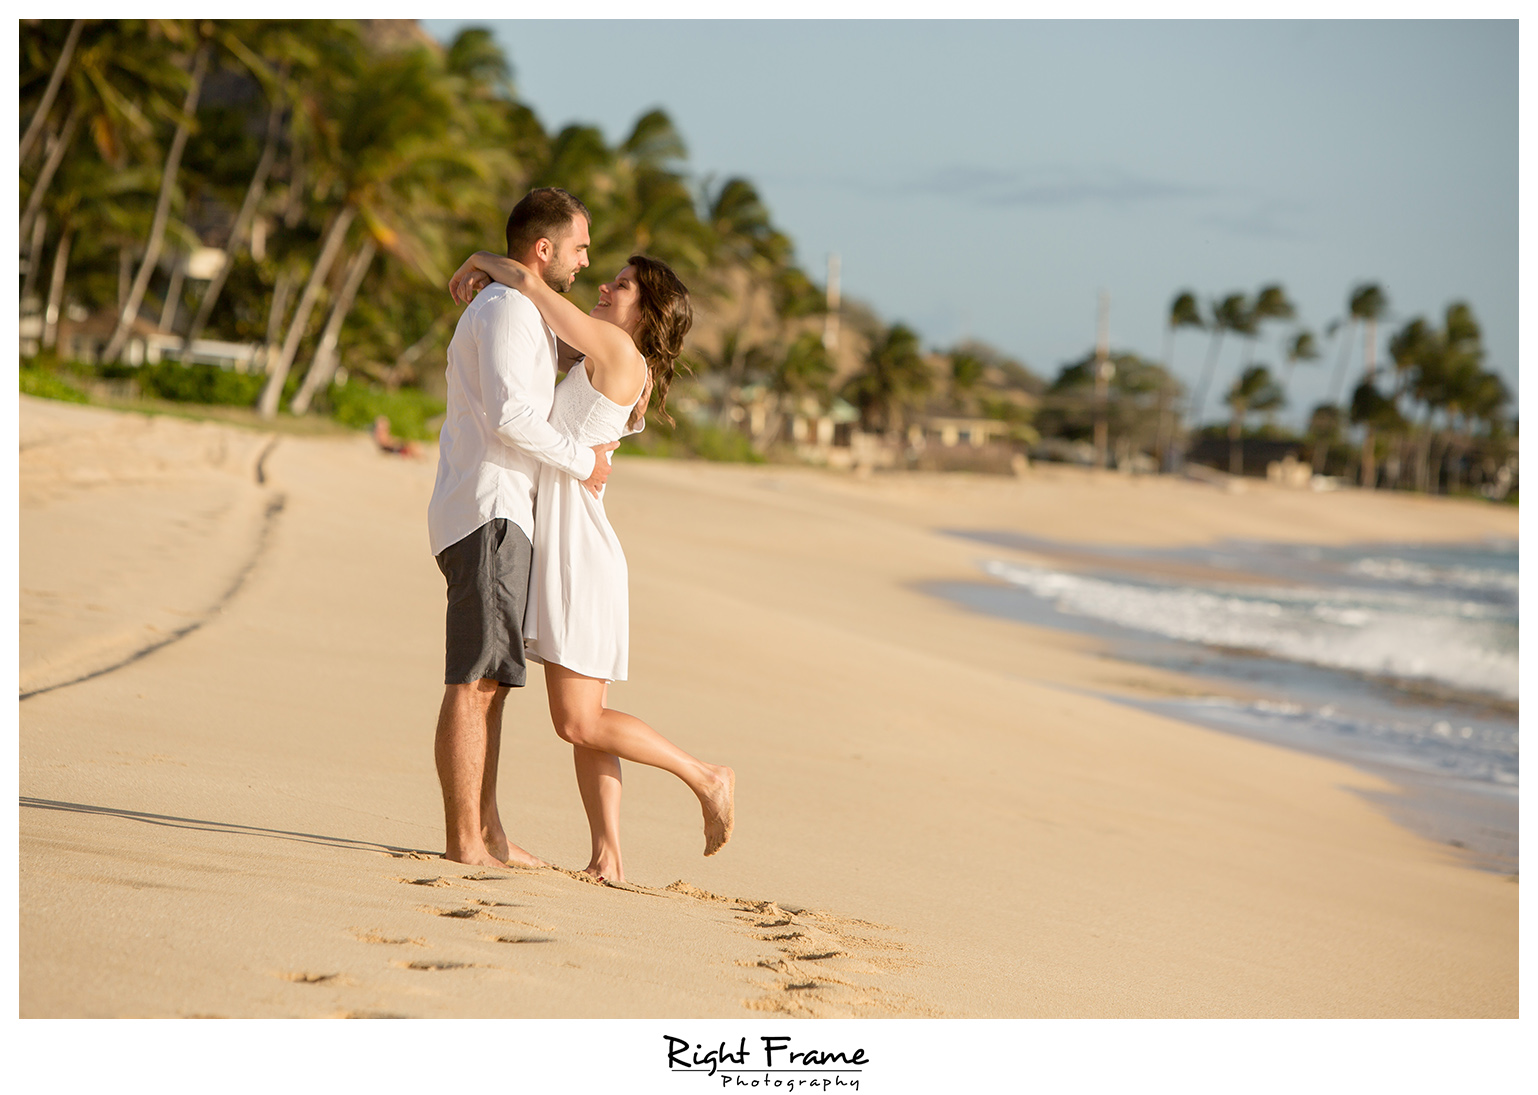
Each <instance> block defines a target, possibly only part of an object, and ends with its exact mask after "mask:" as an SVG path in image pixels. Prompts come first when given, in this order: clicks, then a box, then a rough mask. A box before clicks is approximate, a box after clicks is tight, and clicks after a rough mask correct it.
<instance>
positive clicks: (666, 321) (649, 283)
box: [629, 255, 694, 429]
mask: <svg viewBox="0 0 1538 1095" xmlns="http://www.w3.org/2000/svg"><path fill="white" fill-rule="evenodd" d="M629 263H630V265H631V266H632V267H633V268H634V269H635V279H636V285H637V287H638V288H639V289H640V297H639V307H640V311H641V320H640V322H639V323H638V324H637V325H636V329H635V334H634V336H633V337H634V338H635V345H636V349H638V350H640V351H641V356H642V357H644V358H646V368H647V371H648V372H650V374H651V384H652V394H653V397H654V398H655V399H656V400H657V413H658V414H659V415H661V416H662V417H663V419H664V420H665V421H666V422H667V424H668V425H669V426H671V425H672V424H673V416H672V415H670V414H668V409H667V404H668V387H669V386H670V385H671V384H672V383H673V376H674V374H675V373H676V371H677V366H676V364H675V363H676V362H677V360H678V355H679V354H680V353H682V352H683V348H684V336H685V335H686V334H688V333H689V328H690V327H691V326H693V325H694V308H693V306H692V305H691V304H690V303H689V289H688V287H687V286H686V285H684V283H683V282H682V281H680V280H679V279H678V275H677V274H675V273H673V270H672V268H671V267H670V266H668V264H667V263H665V262H663V261H662V260H661V259H654V258H650V257H648V256H646V255H631V256H630V259H629ZM645 414H646V408H645V407H642V406H637V407H636V409H635V411H634V412H633V413H632V414H631V416H630V422H629V427H630V428H631V429H634V428H635V427H636V426H637V425H638V424H639V423H640V421H641V419H642V417H644V416H645Z"/></svg>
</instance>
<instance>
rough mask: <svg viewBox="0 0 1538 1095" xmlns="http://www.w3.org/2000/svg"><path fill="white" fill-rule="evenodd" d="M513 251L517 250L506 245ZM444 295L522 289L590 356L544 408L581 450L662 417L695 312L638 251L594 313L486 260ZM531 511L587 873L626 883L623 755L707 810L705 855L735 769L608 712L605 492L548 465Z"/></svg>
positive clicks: (618, 586)
mask: <svg viewBox="0 0 1538 1095" xmlns="http://www.w3.org/2000/svg"><path fill="white" fill-rule="evenodd" d="M508 253H509V255H511V256H514V257H515V258H516V257H517V256H518V254H519V252H517V251H515V250H514V249H513V248H512V247H509V248H508ZM496 283H500V284H496ZM486 286H490V288H487V289H486V292H484V293H482V294H481V296H479V297H477V296H475V294H476V292H477V291H479V290H481V289H482V288H483V287H486ZM504 287H505V288H504ZM449 292H450V294H451V295H452V296H453V297H454V299H455V300H456V301H469V300H471V299H472V298H474V300H475V304H472V305H471V307H472V308H474V307H475V306H476V305H477V304H479V303H480V301H481V300H482V299H484V297H485V295H486V293H497V294H504V295H505V294H509V293H512V294H521V297H520V299H525V300H527V301H529V302H531V303H532V304H533V306H534V307H535V308H537V309H538V310H539V314H540V315H541V316H543V317H544V320H545V322H546V323H548V324H549V325H550V327H551V328H552V329H553V330H554V332H555V334H556V335H558V336H559V337H560V340H561V342H562V343H563V344H564V345H566V346H569V347H571V348H572V349H573V350H574V351H575V352H577V353H579V354H581V355H582V356H581V357H580V358H579V359H578V360H577V361H576V362H575V363H574V364H573V365H572V367H571V368H570V370H569V371H568V372H567V374H566V378H565V379H564V380H562V381H561V383H560V386H559V387H557V388H556V391H555V400H554V406H553V407H552V409H551V413H550V424H551V426H552V427H554V428H555V429H556V430H558V431H559V432H560V433H561V434H562V435H563V436H564V437H566V438H567V439H569V441H570V443H571V444H573V445H574V446H591V447H595V448H600V449H612V448H613V447H614V446H615V444H617V442H618V441H619V438H620V437H621V436H623V435H625V434H627V433H634V432H638V431H639V430H641V429H643V428H644V427H645V415H646V408H647V405H648V403H649V402H650V399H651V395H652V392H653V391H655V392H656V393H657V400H658V410H659V412H660V413H661V414H662V415H663V416H664V417H666V416H667V410H666V407H667V392H668V386H669V385H670V384H671V383H672V381H673V375H674V362H675V360H676V359H677V357H678V354H679V352H680V351H681V350H682V348H683V340H684V335H685V334H686V333H688V330H689V327H690V325H691V324H692V323H693V321H694V313H693V310H692V307H691V305H690V303H689V291H688V289H687V288H685V286H684V284H683V282H681V281H680V280H679V279H678V276H677V275H676V274H674V273H673V271H672V270H671V269H669V268H668V266H667V264H666V263H663V262H660V261H658V260H657V259H653V258H648V257H646V256H644V255H632V256H630V260H629V263H628V265H626V266H625V268H624V269H623V270H621V271H620V272H619V273H618V274H617V275H615V277H614V280H613V281H610V282H609V283H608V284H606V285H604V286H602V287H601V288H600V289H599V291H598V303H597V305H595V306H594V308H593V310H592V312H590V313H588V314H583V312H582V310H581V309H580V308H578V307H577V306H576V305H574V304H572V303H571V302H570V301H569V300H567V299H565V298H564V297H563V296H562V295H561V293H560V291H559V290H556V289H554V288H552V286H551V283H550V279H549V278H548V277H542V276H541V275H540V272H539V270H538V269H537V268H535V267H533V266H532V265H530V264H528V263H527V262H518V261H514V260H513V259H512V258H504V257H502V256H500V255H495V254H491V253H489V252H485V251H482V252H477V253H476V254H474V255H472V256H471V257H470V258H469V259H467V260H466V261H465V263H464V265H463V266H461V267H460V268H459V270H458V271H456V272H455V274H454V277H453V279H452V280H451V281H450V282H449ZM669 421H671V419H669ZM534 508H535V516H534V566H533V579H532V582H531V584H530V589H529V598H528V611H527V616H526V620H525V624H526V626H525V629H524V641H525V643H526V645H527V652H528V656H529V657H530V658H532V659H534V660H535V661H538V662H541V663H543V664H544V667H545V686H546V691H547V692H548V696H549V701H550V717H551V720H552V721H553V722H554V724H555V730H556V733H557V734H559V735H560V736H561V738H562V739H563V740H565V741H568V742H570V743H571V745H572V747H573V754H574V759H575V763H576V769H577V788H578V791H579V792H580V793H581V795H582V805H583V807H584V808H585V809H586V811H587V817H588V827H589V830H590V832H591V836H592V858H591V859H590V860H589V862H588V865H587V867H586V868H585V869H586V871H587V873H588V874H590V875H593V876H594V877H596V878H598V879H599V880H600V881H609V882H620V881H623V880H624V877H625V870H624V863H623V860H622V858H621V855H620V841H619V809H620V791H621V776H620V764H619V762H620V759H624V760H630V761H636V762H638V763H641V764H650V765H652V766H654V767H657V768H661V769H664V770H665V771H668V772H671V773H673V774H674V775H675V776H677V777H678V778H679V779H681V780H683V781H684V783H685V784H686V785H688V787H689V789H690V790H691V791H693V792H694V794H695V796H696V797H697V798H698V799H699V802H700V809H701V811H702V813H703V815H704V827H705V854H706V855H714V854H715V853H716V852H717V851H719V850H720V848H721V846H722V845H724V844H725V843H726V842H727V840H728V839H729V838H730V837H731V833H732V824H733V800H734V793H735V785H736V774H735V773H734V772H733V771H732V769H730V768H727V767H725V766H722V765H715V764H707V763H705V762H703V761H700V760H697V759H695V758H694V757H692V756H690V755H689V754H688V753H686V752H684V751H683V750H682V749H680V748H678V746H676V745H674V744H673V743H672V742H670V741H668V740H667V738H665V737H663V736H662V735H661V734H659V733H657V731H655V730H653V729H652V728H651V727H650V726H648V725H647V724H646V723H644V722H642V721H641V720H640V719H638V718H636V717H635V716H633V715H627V714H625V713H624V712H621V711H616V710H614V709H612V708H610V707H609V706H608V686H609V683H610V682H612V681H622V680H624V679H625V675H626V672H627V668H628V646H629V631H630V607H629V601H630V592H629V572H628V569H627V566H626V562H625V553H624V551H623V550H622V549H621V548H620V543H619V539H618V537H616V536H615V534H614V529H613V528H612V527H610V525H609V519H608V517H607V515H606V514H605V513H604V506H603V492H602V491H595V492H589V493H584V492H583V491H582V490H581V489H580V488H579V485H578V483H577V480H576V479H574V478H573V476H572V475H570V474H565V473H563V472H562V471H561V470H559V468H558V467H557V466H556V465H554V464H546V465H543V466H541V467H540V469H539V483H538V489H537V491H536V494H535V504H534Z"/></svg>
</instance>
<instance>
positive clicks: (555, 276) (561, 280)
mask: <svg viewBox="0 0 1538 1095" xmlns="http://www.w3.org/2000/svg"><path fill="white" fill-rule="evenodd" d="M576 272H577V268H576V266H556V265H554V264H551V265H550V266H547V267H545V272H544V274H543V275H542V277H543V278H544V282H545V284H546V285H548V286H550V288H552V289H554V290H555V291H556V292H557V293H567V292H570V291H571V285H572V281H573V278H572V275H573V274H575V273H576Z"/></svg>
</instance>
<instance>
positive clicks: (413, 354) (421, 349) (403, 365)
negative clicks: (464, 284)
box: [385, 312, 454, 391]
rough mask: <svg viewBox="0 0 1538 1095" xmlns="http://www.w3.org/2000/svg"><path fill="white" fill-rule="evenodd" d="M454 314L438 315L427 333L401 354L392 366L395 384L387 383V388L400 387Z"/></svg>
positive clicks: (391, 372)
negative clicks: (403, 378) (443, 325)
mask: <svg viewBox="0 0 1538 1095" xmlns="http://www.w3.org/2000/svg"><path fill="white" fill-rule="evenodd" d="M453 314H454V313H452V312H440V313H438V318H437V319H435V320H433V321H432V322H431V323H430V324H428V325H427V333H426V334H424V335H423V336H422V337H421V338H419V339H417V340H416V341H415V342H413V343H412V344H411V345H410V346H407V347H406V348H405V349H404V350H402V351H401V352H400V354H399V355H398V356H397V357H396V359H395V363H394V364H393V365H391V366H390V376H391V377H392V378H394V382H393V383H390V382H386V384H385V387H386V388H388V389H389V390H391V391H394V390H395V389H396V388H397V387H399V386H400V378H402V377H404V376H405V375H406V373H407V371H408V370H409V369H410V368H411V366H412V365H413V364H414V363H415V361H416V359H417V358H419V357H421V356H422V355H423V354H424V353H426V352H427V348H428V347H429V346H430V345H432V340H433V336H434V335H436V334H437V333H438V328H439V326H440V325H441V324H442V323H443V322H444V321H445V320H446V319H448V318H449V316H451V315H453Z"/></svg>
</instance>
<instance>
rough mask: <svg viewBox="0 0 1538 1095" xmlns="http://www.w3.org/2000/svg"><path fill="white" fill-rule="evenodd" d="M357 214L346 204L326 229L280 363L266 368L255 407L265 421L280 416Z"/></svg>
mask: <svg viewBox="0 0 1538 1095" xmlns="http://www.w3.org/2000/svg"><path fill="white" fill-rule="evenodd" d="M357 215H358V211H357V210H356V209H355V208H353V206H351V205H344V206H342V208H341V209H338V210H337V212H336V216H334V217H333V218H332V219H331V227H330V228H328V229H327V230H326V238H325V242H324V243H323V244H322V245H321V249H320V256H319V257H318V258H316V260H315V268H314V269H313V270H311V271H310V280H309V281H307V282H305V286H304V292H303V293H301V294H300V295H299V304H298V306H297V307H296V308H295V309H294V318H293V320H292V321H290V323H289V326H288V337H287V338H285V339H284V340H283V348H282V349H281V350H279V351H278V357H277V360H275V361H272V362H270V363H269V364H268V366H267V385H266V387H264V388H263V389H262V395H261V398H260V399H259V400H257V404H256V406H257V409H258V410H259V411H261V414H262V417H263V418H272V417H273V416H274V415H276V414H277V413H278V401H279V400H280V399H282V398H283V384H284V382H285V381H287V380H288V370H289V366H291V365H292V364H293V363H294V354H295V353H297V352H298V350H299V340H300V339H302V338H303V337H304V330H305V327H306V326H307V325H308V324H309V322H310V312H311V311H312V310H313V309H314V307H315V298H316V297H318V296H319V295H320V287H321V286H322V285H323V284H325V281H326V275H327V274H329V273H330V272H331V264H332V263H334V262H335V261H336V256H337V252H338V251H340V250H341V249H342V240H343V239H344V238H345V237H346V236H347V229H348V228H350V227H352V222H353V218H354V217H356V216H357Z"/></svg>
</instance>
